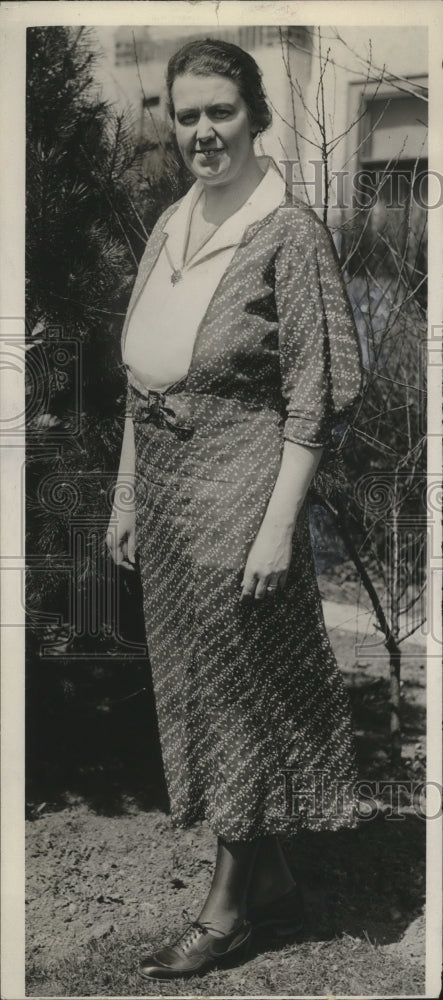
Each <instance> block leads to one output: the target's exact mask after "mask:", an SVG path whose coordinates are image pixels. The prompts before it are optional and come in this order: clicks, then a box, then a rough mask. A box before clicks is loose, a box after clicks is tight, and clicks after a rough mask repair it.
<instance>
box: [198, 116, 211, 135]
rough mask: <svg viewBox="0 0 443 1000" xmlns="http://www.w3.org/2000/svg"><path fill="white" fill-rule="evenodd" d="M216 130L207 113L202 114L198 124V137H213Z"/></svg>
mask: <svg viewBox="0 0 443 1000" xmlns="http://www.w3.org/2000/svg"><path fill="white" fill-rule="evenodd" d="M214 135H215V130H214V126H213V124H212V122H211V121H210V120H209V118H208V117H207V116H206V115H201V116H200V118H199V120H198V124H197V139H212V138H213V137H214Z"/></svg>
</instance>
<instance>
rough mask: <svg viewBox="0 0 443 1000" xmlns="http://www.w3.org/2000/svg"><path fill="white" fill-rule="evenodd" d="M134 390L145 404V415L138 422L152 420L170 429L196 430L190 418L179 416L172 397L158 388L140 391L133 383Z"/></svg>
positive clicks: (158, 425) (157, 424)
mask: <svg viewBox="0 0 443 1000" xmlns="http://www.w3.org/2000/svg"><path fill="white" fill-rule="evenodd" d="M131 389H132V392H133V393H134V394H135V395H136V396H137V397H138V399H139V400H140V401H143V404H144V407H143V409H144V411H145V412H144V416H142V417H140V418H138V419H137V423H144V422H145V421H152V423H154V424H155V425H156V427H168V428H169V429H170V430H174V431H183V432H185V433H187V434H189V433H191V432H192V431H193V430H194V425H193V424H192V423H191V421H190V420H188V419H186V417H184V416H182V415H181V414H180V415H179V416H178V415H177V413H176V411H175V410H174V408H173V406H172V397H171V396H168V395H167V394H166V393H165V392H160V391H159V390H157V389H145V390H144V391H143V392H140V390H139V389H137V388H136V386H134V385H131Z"/></svg>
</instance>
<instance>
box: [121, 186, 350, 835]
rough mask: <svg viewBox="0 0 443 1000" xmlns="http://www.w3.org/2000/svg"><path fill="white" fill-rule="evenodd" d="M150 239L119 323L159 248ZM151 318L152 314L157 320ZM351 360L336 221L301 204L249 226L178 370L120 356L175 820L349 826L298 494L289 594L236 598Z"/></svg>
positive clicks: (335, 407) (343, 758)
mask: <svg viewBox="0 0 443 1000" xmlns="http://www.w3.org/2000/svg"><path fill="white" fill-rule="evenodd" d="M176 208H177V206H176V205H173V206H172V207H171V208H170V209H168V210H167V212H166V213H164V214H163V215H162V217H161V218H160V219H159V221H158V223H157V225H156V226H155V228H154V230H153V233H152V235H151V237H150V240H149V241H148V244H147V247H146V250H145V254H144V256H143V258H142V261H141V264H140V268H139V273H138V276H137V279H136V283H135V286H134V291H133V295H132V299H131V303H130V305H129V310H128V315H127V319H126V322H125V326H124V329H123V344H124V342H125V335H126V331H127V328H128V322H129V318H130V314H131V310H132V309H133V308H134V304H135V303H136V301H137V298H138V297H139V296H140V294H141V291H142V290H143V288H144V286H145V282H146V281H147V280H149V274H150V272H151V271H152V268H153V267H154V265H155V262H156V260H157V258H158V256H159V254H160V252H161V249H162V247H163V245H164V242H165V239H166V233H165V231H164V226H165V223H166V222H167V220H168V219H170V217H171V214H172V213H173V212H174V211H175V210H176ZM154 321H155V320H154ZM360 380H361V364H360V351H359V346H358V342H357V337H356V332H355V327H354V322H353V318H352V313H351V310H350V306H349V302H348V299H347V296H346V293H345V291H344V288H343V285H342V281H341V277H340V274H339V270H338V265H337V260H336V255H335V251H334V248H333V244H332V240H331V238H330V235H329V232H328V231H327V230H326V228H325V227H324V226H323V224H322V223H321V222H320V221H319V220H318V218H317V216H316V215H315V213H314V212H312V211H311V210H310V209H308V208H307V207H306V206H304V205H303V204H302V203H299V202H297V203H295V204H292V203H291V204H282V205H281V206H279V207H277V208H276V209H274V210H273V211H271V212H270V213H269V214H268V215H266V216H265V217H264V218H262V219H260V220H259V221H258V222H256V223H253V224H252V225H250V226H248V228H247V229H246V232H245V233H244V234H243V237H242V239H241V240H240V242H239V245H238V246H237V247H236V250H235V253H234V255H233V257H232V260H231V262H230V263H229V265H228V267H227V270H226V271H225V273H224V275H223V277H222V279H221V281H220V283H219V284H218V286H217V288H216V290H215V293H214V295H213V296H212V298H211V301H210V303H209V306H208V308H207V310H206V312H205V315H204V317H203V319H202V321H201V323H200V325H199V329H198V333H197V337H196V340H195V344H194V348H193V354H192V360H191V363H190V367H189V371H188V373H187V375H186V376H184V377H183V378H182V379H180V380H179V381H178V382H176V383H175V384H174V385H173V386H172V387H171V388H169V390H168V391H167V392H159V391H151V390H149V389H148V388H146V386H145V385H144V384H143V383H142V382H140V381H138V379H137V378H136V377H135V376H134V374H133V372H132V371H131V370H130V369H129V368H128V407H129V413H130V414H131V416H132V418H133V421H134V431H135V445H136V545H137V550H138V553H139V557H140V566H141V575H142V583H143V599H144V616H145V623H146V634H147V642H148V650H149V657H150V662H151V667H152V674H153V683H154V690H155V697H156V705H157V713H158V721H159V731H160V738H161V744H162V753H163V759H164V767H165V774H166V780H167V785H168V791H169V797H170V806H171V817H172V822H173V824H174V825H176V826H181V827H186V826H189V825H190V824H192V823H193V822H194V821H196V820H199V819H204V818H205V819H206V820H207V821H208V823H209V825H210V826H211V828H212V829H213V830H214V832H215V833H216V834H219V835H221V836H223V837H225V838H226V839H228V840H246V841H247V840H251V839H253V838H255V837H258V836H261V835H263V834H269V833H282V834H286V835H287V834H291V833H296V831H297V830H298V829H299V828H300V827H301V826H305V827H310V828H312V829H334V828H337V827H340V826H343V825H354V823H355V818H354V804H355V800H354V793H353V783H354V781H355V777H356V776H355V769H354V748H353V734H352V727H351V721H350V711H349V704H348V698H347V694H346V691H345V688H344V684H343V680H342V677H341V674H340V672H339V669H338V666H337V663H336V661H335V658H334V654H333V651H332V648H331V645H330V642H329V639H328V636H327V633H326V629H325V624H324V619H323V613H322V606H321V601H320V596H319V591H318V587H317V582H316V576H315V570H314V564H313V557H312V551H311V542H310V534H309V524H308V510H307V504H306V503H305V505H304V508H303V510H302V512H301V514H300V516H299V518H298V521H297V525H296V529H295V532H294V537H293V558H292V562H291V567H290V571H289V575H288V580H287V584H286V588H285V590H284V591H282V592H280V593H279V594H278V595H277V596H275V597H269V598H268V597H267V598H266V599H265V600H263V601H254V600H252V599H251V600H250V601H249V602H240V600H239V597H240V590H241V586H240V582H241V579H242V575H243V571H244V567H245V563H246V559H247V555H248V552H249V550H250V547H251V545H252V543H253V541H254V538H255V536H256V534H257V532H258V529H259V527H260V524H261V521H262V519H263V516H264V513H265V511H266V507H267V504H268V502H269V499H270V496H271V493H272V490H273V487H274V484H275V480H276V478H277V475H278V472H279V467H280V461H281V455H282V449H283V445H284V441H285V440H290V441H295V442H299V443H302V444H303V443H304V444H308V445H314V446H320V445H322V444H323V443H325V442H327V440H328V437H329V434H330V430H331V426H333V424H334V422H335V420H336V419H337V415H338V414H342V413H343V412H344V410H345V409H346V408H347V407H348V406H350V405H351V404H352V403H353V402H355V399H356V397H357V396H358V393H359V390H360Z"/></svg>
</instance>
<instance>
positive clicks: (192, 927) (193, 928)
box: [177, 910, 209, 952]
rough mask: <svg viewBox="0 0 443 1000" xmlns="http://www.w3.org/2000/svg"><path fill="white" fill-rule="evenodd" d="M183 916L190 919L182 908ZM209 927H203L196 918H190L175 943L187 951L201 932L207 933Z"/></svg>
mask: <svg viewBox="0 0 443 1000" xmlns="http://www.w3.org/2000/svg"><path fill="white" fill-rule="evenodd" d="M183 916H184V917H185V918H186V919H187V920H190V918H189V914H188V912H187V910H183ZM208 932H209V928H208V927H205V925H204V924H201V923H199V921H198V920H190V923H189V926H188V927H185V929H184V931H183V933H182V934H181V935H180V937H179V939H178V941H177V944H179V945H180V948H181V950H182V951H184V952H187V951H189V949H190V948H192V946H193V945H194V944H195V942H196V941H197V940H198V938H199V937H200V935H201V934H208Z"/></svg>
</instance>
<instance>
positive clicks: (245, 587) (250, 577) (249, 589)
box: [240, 568, 257, 600]
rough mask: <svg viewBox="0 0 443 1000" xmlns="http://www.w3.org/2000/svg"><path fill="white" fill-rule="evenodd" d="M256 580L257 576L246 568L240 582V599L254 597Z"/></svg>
mask: <svg viewBox="0 0 443 1000" xmlns="http://www.w3.org/2000/svg"><path fill="white" fill-rule="evenodd" d="M256 582H257V577H256V575H255V573H251V571H250V570H248V569H247V568H246V570H245V574H244V577H243V580H242V582H241V587H242V592H241V594H240V600H242V599H243V598H244V597H254V594H255V585H256Z"/></svg>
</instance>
